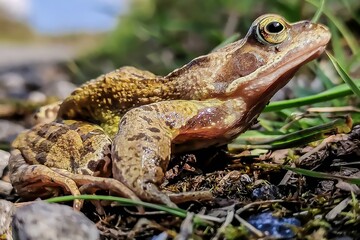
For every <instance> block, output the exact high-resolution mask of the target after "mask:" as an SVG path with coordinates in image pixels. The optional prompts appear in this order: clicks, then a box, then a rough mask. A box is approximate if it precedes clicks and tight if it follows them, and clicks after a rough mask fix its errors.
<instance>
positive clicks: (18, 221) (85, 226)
mask: <svg viewBox="0 0 360 240" xmlns="http://www.w3.org/2000/svg"><path fill="white" fill-rule="evenodd" d="M12 229H13V238H14V239H18V240H25V239H26V240H33V239H34V240H35V239H49V240H50V239H57V240H62V239H64V240H65V239H73V240H82V239H89V240H97V239H100V233H99V231H98V229H97V228H96V226H95V224H94V223H93V222H91V221H90V220H89V219H88V218H86V216H85V215H84V214H83V213H81V212H77V211H74V210H73V209H72V208H71V207H69V206H65V205H60V204H55V203H52V204H50V203H46V202H42V201H39V202H35V203H33V204H30V205H27V206H24V207H22V208H19V209H17V211H16V213H15V215H14V217H13V222H12Z"/></svg>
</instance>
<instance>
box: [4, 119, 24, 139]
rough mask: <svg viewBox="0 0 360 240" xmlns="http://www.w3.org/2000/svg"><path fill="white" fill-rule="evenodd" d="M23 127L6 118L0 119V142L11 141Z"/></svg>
mask: <svg viewBox="0 0 360 240" xmlns="http://www.w3.org/2000/svg"><path fill="white" fill-rule="evenodd" d="M24 130H25V128H24V127H23V126H21V125H19V124H17V123H13V122H10V121H8V120H1V119H0V141H1V142H7V143H10V142H12V141H13V140H14V139H15V137H16V136H17V135H18V134H19V133H20V132H22V131H24Z"/></svg>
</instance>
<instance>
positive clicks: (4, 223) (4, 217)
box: [0, 199, 15, 239]
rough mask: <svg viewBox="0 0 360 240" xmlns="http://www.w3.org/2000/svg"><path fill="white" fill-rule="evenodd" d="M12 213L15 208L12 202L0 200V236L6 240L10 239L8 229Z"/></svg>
mask: <svg viewBox="0 0 360 240" xmlns="http://www.w3.org/2000/svg"><path fill="white" fill-rule="evenodd" d="M14 211H15V207H14V204H13V203H12V202H9V201H6V200H2V199H0V235H2V234H5V235H6V236H7V238H6V239H11V238H10V237H11V234H10V231H9V227H10V223H11V218H12V215H13V213H14Z"/></svg>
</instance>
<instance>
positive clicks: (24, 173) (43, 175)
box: [9, 149, 83, 210]
mask: <svg viewBox="0 0 360 240" xmlns="http://www.w3.org/2000/svg"><path fill="white" fill-rule="evenodd" d="M9 170H10V172H11V175H10V180H11V183H12V185H13V186H14V188H15V189H16V191H17V193H18V194H19V195H20V196H24V197H29V198H34V197H38V195H37V194H34V193H38V192H39V189H41V187H42V188H43V190H44V192H47V193H49V189H51V188H52V187H55V186H57V187H58V186H60V187H62V188H63V189H65V190H66V191H68V192H70V193H71V194H72V195H74V196H78V195H80V191H79V189H78V187H77V185H76V183H75V181H73V180H72V179H71V178H68V177H66V176H63V175H61V174H59V173H57V172H55V171H53V170H52V169H50V168H48V167H46V166H44V165H29V164H28V163H27V162H26V161H25V159H24V157H23V156H22V154H21V152H20V151H19V150H18V149H14V150H12V151H11V156H10V159H9ZM54 189H55V188H54ZM82 204H83V200H80V199H76V200H74V205H73V206H74V208H75V209H77V210H80V209H81V207H82Z"/></svg>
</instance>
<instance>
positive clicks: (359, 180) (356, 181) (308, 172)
mask: <svg viewBox="0 0 360 240" xmlns="http://www.w3.org/2000/svg"><path fill="white" fill-rule="evenodd" d="M282 168H283V169H285V170H289V171H292V172H295V173H297V174H301V175H304V176H308V177H314V178H321V179H338V180H342V181H344V182H347V183H351V184H356V185H360V178H353V177H345V176H339V175H334V174H330V173H324V172H317V171H312V170H307V169H302V168H294V167H289V166H283V167H282Z"/></svg>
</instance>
